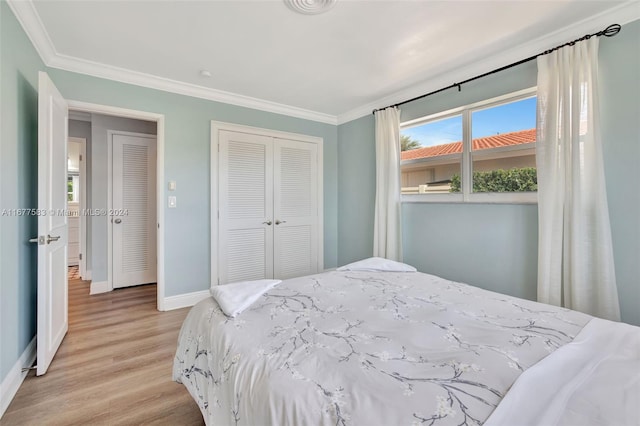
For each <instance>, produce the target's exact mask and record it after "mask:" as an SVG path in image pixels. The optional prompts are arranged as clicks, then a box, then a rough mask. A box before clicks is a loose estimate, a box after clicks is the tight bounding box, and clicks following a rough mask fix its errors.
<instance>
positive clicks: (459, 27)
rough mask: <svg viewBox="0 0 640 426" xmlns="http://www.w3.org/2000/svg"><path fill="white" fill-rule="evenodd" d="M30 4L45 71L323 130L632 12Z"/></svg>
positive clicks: (496, 4)
mask: <svg viewBox="0 0 640 426" xmlns="http://www.w3.org/2000/svg"><path fill="white" fill-rule="evenodd" d="M24 3H25V2H24V1H23V0H13V1H11V3H10V4H11V5H12V8H13V9H14V11H16V12H19V13H16V14H17V15H18V17H19V19H20V20H21V22H22V24H23V26H25V28H26V29H27V32H28V33H29V35H30V37H31V39H32V40H33V41H34V43H35V44H36V45H40V46H37V47H38V50H39V51H40V52H41V55H43V51H45V52H46V51H48V52H49V53H45V54H44V55H43V56H48V58H44V59H45V62H49V63H48V65H49V66H54V67H56V66H57V67H59V68H65V69H71V70H73V71H80V72H83V71H84V72H87V73H90V74H94V75H99V74H103V71H101V68H104V70H105V71H104V73H105V74H104V75H101V76H105V77H110V76H109V72H110V73H111V74H112V76H115V77H113V78H116V79H119V80H122V81H128V82H133V83H136V84H145V83H144V82H145V79H147V80H149V81H153V82H154V83H153V84H151V83H150V84H148V85H149V86H150V87H156V88H158V87H160V88H162V87H161V86H162V85H163V84H165V83H166V86H167V90H171V87H174V88H176V87H181V86H182V87H183V88H184V87H187V88H188V89H189V90H191V91H192V92H194V93H198V94H199V95H202V97H207V96H205V95H203V94H206V92H207V91H208V90H209V89H212V90H210V92H211V93H212V94H213V95H212V98H213V99H216V96H214V95H215V94H216V93H217V94H218V95H219V97H220V96H222V100H224V97H225V96H227V97H230V98H234V94H235V95H242V96H240V97H238V99H240V100H242V99H244V100H245V101H247V102H249V104H250V103H251V102H255V103H256V105H258V107H260V106H259V104H261V103H262V104H263V106H264V108H263V109H267V110H269V109H270V108H271V109H272V110H275V111H277V110H278V108H280V109H282V110H283V111H285V112H286V109H287V108H288V107H294V108H293V109H294V110H295V109H298V110H299V112H301V113H307V112H308V113H309V114H310V115H309V117H310V118H314V117H313V114H314V113H320V114H318V115H317V117H320V118H318V120H319V121H327V122H331V121H332V120H333V121H336V119H337V122H343V121H346V120H347V119H350V118H355V117H356V116H360V115H363V114H366V113H367V111H368V112H370V111H371V108H372V107H383V106H386V104H385V102H386V103H389V102H397V101H400V100H402V99H404V98H406V97H407V96H409V95H417V94H419V93H412V91H413V92H415V91H416V90H420V89H422V88H430V89H437V88H439V87H441V86H445V85H449V84H451V83H453V82H454V81H456V80H457V81H459V80H460V79H462V78H468V77H472V76H473V75H475V74H477V73H479V72H484V71H488V70H489V69H491V68H495V67H497V66H501V65H505V64H506V63H509V62H500V61H505V60H509V61H515V60H518V59H521V58H523V57H526V56H529V55H530V54H533V53H537V51H539V50H537V51H532V52H529V51H528V50H532V49H543V48H548V47H551V46H553V45H555V44H557V43H558V42H559V41H560V42H564V41H568V39H566V37H567V36H569V35H571V34H572V33H571V32H572V31H573V32H574V33H575V32H576V31H583V30H584V28H587V27H588V25H587V24H586V23H589V24H590V25H601V24H600V23H599V21H598V20H597V19H594V18H593V17H594V16H595V17H596V18H597V17H598V15H600V16H603V15H602V14H603V12H606V11H609V14H611V10H614V11H615V10H620V9H622V8H624V7H627V9H629V2H627V3H624V4H623V2H618V1H613V0H607V1H587V0H554V1H540V0H511V1H482V0H475V1H451V0H449V1H348V0H338V1H337V4H336V5H335V7H334V8H333V9H331V10H330V11H329V12H327V13H324V14H321V15H315V16H305V15H300V14H296V13H294V12H292V11H291V10H289V9H288V8H287V7H286V6H285V5H284V3H283V2H282V1H281V0H262V1H238V0H236V1H178V0H175V1H82V2H81V1H51V0H49V1H44V0H36V1H34V2H33V3H30V2H27V3H29V4H30V5H31V7H30V8H28V7H26V6H25V5H24ZM635 4H636V6H637V4H638V3H635ZM625 5H626V6H625ZM33 6H35V7H33ZM25 11H28V12H29V13H31V14H32V15H34V16H30V17H29V16H26V15H25V13H26V12H25ZM34 17H35V18H38V17H39V19H40V22H37V19H35V20H34ZM629 20H631V19H629ZM34 22H35V23H36V24H37V25H35V24H34ZM608 23H613V22H608ZM608 23H607V24H608ZM619 23H623V22H619ZM36 26H40V29H38V28H36ZM605 26H606V24H605ZM599 29H601V28H595V30H599ZM38 31H39V32H40V34H37V33H38ZM581 35H583V33H575V34H573V35H572V38H575V37H578V36H581ZM563 37H564V38H563ZM554 38H556V39H557V38H560V40H555V39H554ZM45 44H49V46H45ZM498 58H499V59H498ZM103 65H107V67H103ZM487 67H489V68H487ZM483 68H484V69H483ZM203 69H206V70H209V71H210V72H211V74H212V77H211V78H208V79H207V78H203V77H201V76H200V70H203ZM107 71H109V72H107ZM128 71H134V72H135V73H129V72H128ZM152 76H155V77H160V79H158V78H155V77H152ZM454 77H455V78H454ZM183 83H187V84H186V85H184V84H183ZM435 84H439V85H440V86H438V87H430V85H431V86H433V85H435ZM195 86H201V87H195ZM203 87H204V89H203ZM174 91H180V90H174ZM225 92H230V93H225ZM199 95H198V96H199ZM244 97H248V98H244ZM250 98H256V99H250ZM264 101H266V102H264ZM232 103H239V104H242V101H239V102H232ZM305 110H307V111H305ZM293 115H298V116H302V115H304V114H302V115H301V114H293Z"/></svg>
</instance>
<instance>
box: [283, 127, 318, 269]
mask: <svg viewBox="0 0 640 426" xmlns="http://www.w3.org/2000/svg"><path fill="white" fill-rule="evenodd" d="M274 146H275V153H274V218H275V221H274V275H275V277H276V278H280V279H285V278H292V277H299V276H303V275H309V274H314V273H316V272H318V146H317V145H316V144H312V143H305V142H299V141H293V140H285V139H274Z"/></svg>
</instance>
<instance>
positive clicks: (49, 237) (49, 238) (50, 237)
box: [47, 235, 60, 244]
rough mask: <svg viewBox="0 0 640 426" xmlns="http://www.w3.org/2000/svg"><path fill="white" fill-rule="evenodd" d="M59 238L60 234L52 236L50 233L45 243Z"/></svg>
mask: <svg viewBox="0 0 640 426" xmlns="http://www.w3.org/2000/svg"><path fill="white" fill-rule="evenodd" d="M59 239H60V236H59V235H58V236H55V237H52V236H51V235H47V244H51V242H52V241H58V240H59Z"/></svg>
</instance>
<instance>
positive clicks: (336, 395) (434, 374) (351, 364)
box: [173, 271, 592, 425]
mask: <svg viewBox="0 0 640 426" xmlns="http://www.w3.org/2000/svg"><path fill="white" fill-rule="evenodd" d="M591 318H592V317H590V316H589V315H585V314H582V313H579V312H575V311H571V310H567V309H562V308H556V307H552V306H548V305H543V304H540V303H536V302H531V301H526V300H522V299H518V298H514V297H509V296H505V295H501V294H497V293H493V292H489V291H486V290H482V289H479V288H476V287H472V286H469V285H466V284H461V283H457V282H452V281H448V280H445V279H442V278H439V277H436V276H433V275H428V274H423V273H420V272H415V273H395V272H359V271H356V272H354V271H347V272H337V271H332V272H326V273H322V274H318V275H312V276H307V277H301V278H294V279H290V280H286V281H283V282H282V283H281V284H280V285H278V286H277V287H275V288H273V289H272V290H270V291H269V292H268V293H266V294H264V295H263V296H262V297H261V298H260V299H259V300H258V301H257V302H256V303H255V304H253V305H252V306H251V307H250V308H249V309H248V310H246V311H245V312H243V313H242V314H241V315H239V316H238V317H236V318H234V319H232V318H228V317H226V316H225V315H224V314H223V313H222V311H221V310H220V308H219V307H218V305H217V303H216V302H215V301H214V300H213V299H212V298H208V299H206V300H204V301H202V302H200V303H199V304H197V305H196V306H194V307H193V309H192V310H191V312H190V313H189V315H188V316H187V318H186V319H185V322H184V325H183V327H182V330H181V332H180V338H179V342H178V348H177V351H176V356H175V360H174V369H173V378H174V380H175V381H177V382H180V383H183V384H184V385H185V386H186V387H187V389H188V390H189V392H190V393H191V395H192V396H193V398H194V399H195V401H196V402H197V403H198V405H199V407H200V410H201V411H202V414H203V417H204V419H205V421H206V423H207V424H209V425H219V424H220V425H226V424H232V425H263V424H273V425H287V424H289V425H303V424H309V425H412V424H424V425H473V424H482V423H483V422H484V421H485V420H486V419H487V418H488V417H489V415H490V414H491V413H492V411H493V410H494V409H495V408H496V407H497V405H498V404H499V403H500V401H501V399H502V398H503V397H504V396H505V394H506V392H507V391H508V390H509V388H510V387H511V385H512V384H513V382H514V381H515V380H516V378H518V376H519V375H520V374H521V373H522V372H523V371H525V370H526V369H528V368H529V367H531V366H532V365H534V364H535V363H537V362H538V361H540V360H541V359H542V358H544V357H546V356H547V355H548V354H550V353H551V352H553V351H555V350H556V349H558V348H560V347H561V346H563V345H565V344H567V343H569V342H571V341H572V340H573V338H574V336H576V335H577V334H578V333H579V332H580V330H581V329H582V328H583V327H584V326H585V324H587V323H588V322H589V320H590V319H591Z"/></svg>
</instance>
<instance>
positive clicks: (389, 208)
mask: <svg viewBox="0 0 640 426" xmlns="http://www.w3.org/2000/svg"><path fill="white" fill-rule="evenodd" d="M375 118H376V205H375V209H376V213H375V225H374V230H373V255H374V256H376V257H384V258H387V259H391V260H396V261H402V230H401V223H400V110H399V109H398V108H386V109H384V110H382V111H376V113H375Z"/></svg>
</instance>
